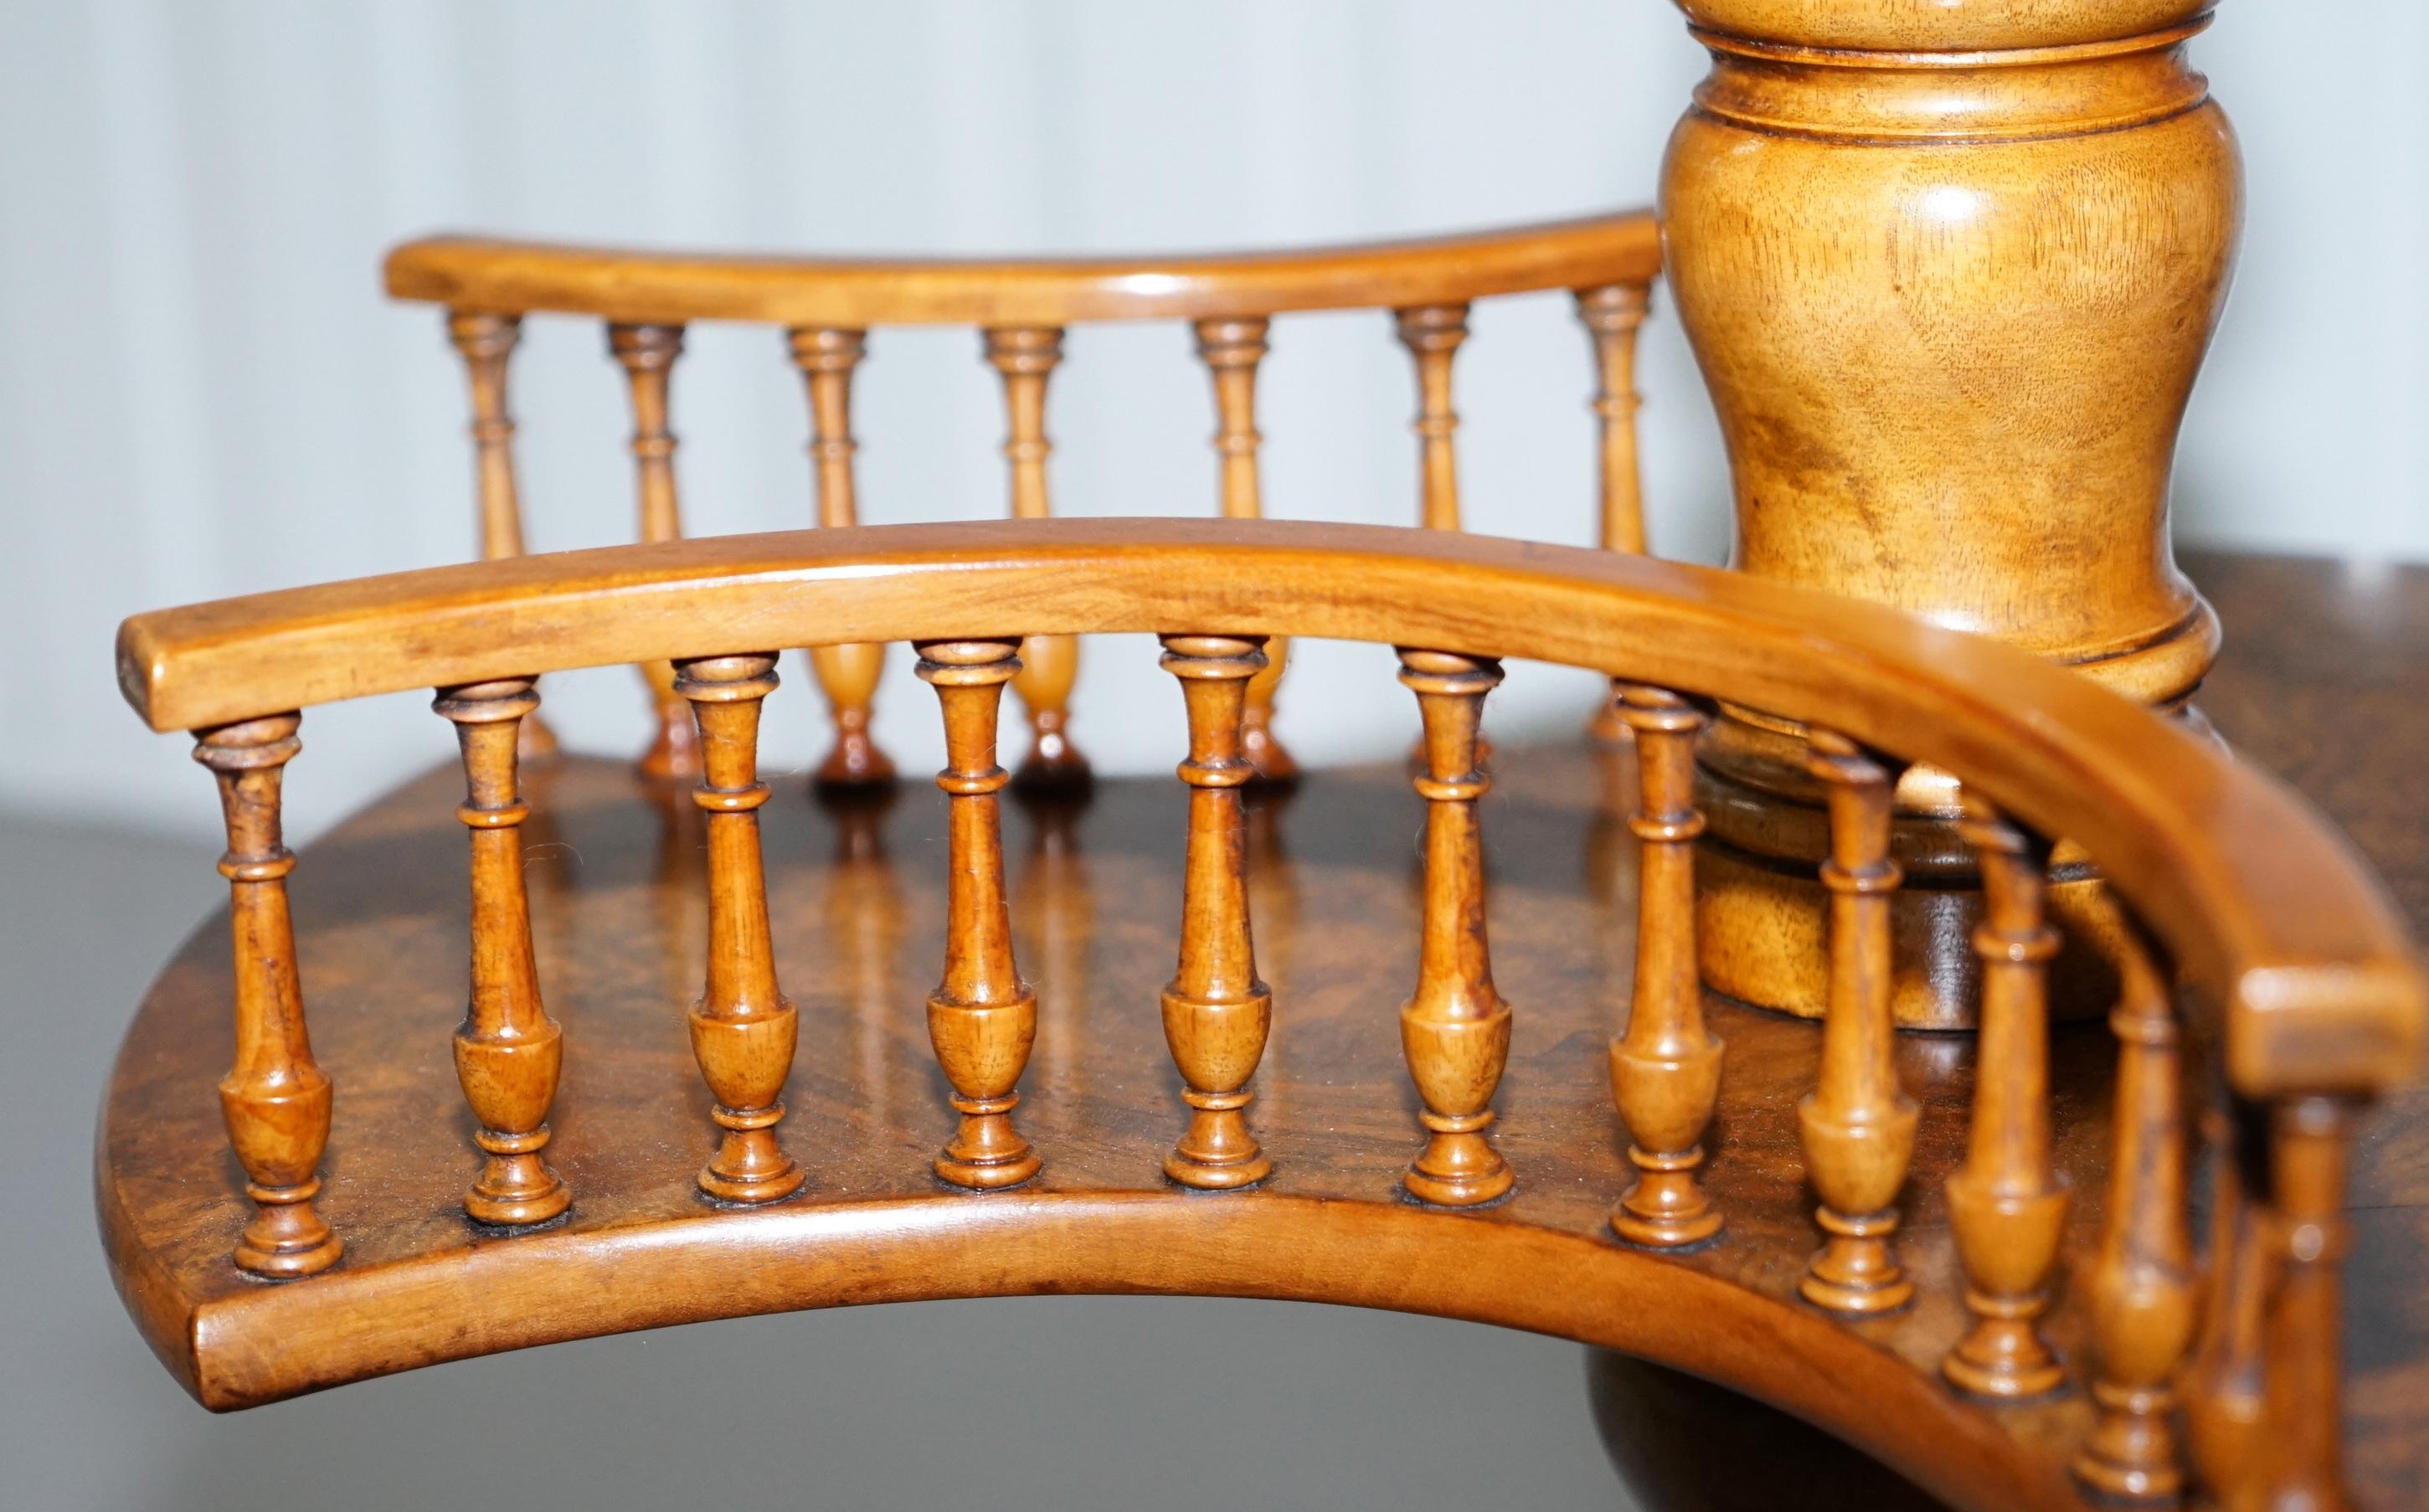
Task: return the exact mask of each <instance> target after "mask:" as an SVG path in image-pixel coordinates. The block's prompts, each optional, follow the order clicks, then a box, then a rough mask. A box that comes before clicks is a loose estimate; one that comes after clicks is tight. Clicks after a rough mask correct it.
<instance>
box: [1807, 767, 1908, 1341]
mask: <svg viewBox="0 0 2429 1512" xmlns="http://www.w3.org/2000/svg"><path fill="white" fill-rule="evenodd" d="M1809 752H1810V765H1811V769H1812V772H1813V775H1814V776H1815V777H1817V778H1819V779H1821V781H1822V782H1823V785H1824V787H1825V789H1826V791H1827V793H1828V796H1829V798H1828V801H1829V808H1830V853H1829V855H1828V856H1827V857H1826V859H1825V860H1824V861H1823V863H1822V882H1823V885H1824V886H1825V887H1826V888H1827V889H1828V890H1829V896H1830V936H1829V938H1830V944H1829V952H1830V961H1829V1003H1828V1008H1827V1010H1826V1013H1825V1015H1824V1019H1823V1028H1822V1081H1821V1086H1820V1087H1819V1088H1818V1089H1817V1090H1816V1091H1815V1092H1813V1093H1811V1094H1810V1095H1809V1096H1807V1097H1806V1098H1805V1100H1804V1101H1803V1102H1801V1103H1799V1104H1798V1105H1797V1109H1796V1112H1797V1123H1798V1126H1799V1129H1800V1131H1801V1133H1802V1135H1803V1138H1804V1145H1805V1164H1806V1168H1807V1170H1808V1171H1809V1174H1810V1175H1811V1177H1812V1181H1813V1188H1814V1191H1815V1192H1818V1193H1819V1194H1820V1196H1821V1198H1822V1205H1821V1207H1820V1208H1819V1209H1817V1211H1816V1212H1815V1215H1814V1216H1815V1221H1816V1222H1817V1223H1818V1224H1821V1227H1822V1230H1823V1232H1824V1233H1825V1234H1826V1235H1827V1236H1828V1238H1827V1239H1826V1241H1825V1242H1824V1244H1823V1246H1822V1248H1821V1250H1820V1251H1818V1252H1817V1253H1816V1254H1815V1255H1814V1257H1813V1259H1812V1262H1811V1263H1810V1264H1809V1266H1808V1267H1807V1270H1806V1274H1805V1277H1804V1279H1803V1280H1802V1281H1801V1282H1799V1283H1798V1286H1797V1290H1799V1291H1800V1292H1802V1293H1803V1295H1804V1297H1805V1299H1806V1300H1807V1301H1809V1302H1810V1303H1812V1304H1814V1305H1815V1306H1816V1307H1827V1308H1829V1309H1831V1310H1832V1311H1834V1312H1846V1313H1857V1314H1864V1313H1878V1312H1888V1311H1891V1310H1892V1309H1893V1308H1897V1307H1904V1306H1906V1305H1907V1303H1908V1302H1909V1301H1910V1300H1912V1298H1913V1296H1914V1283H1913V1282H1912V1281H1911V1280H1909V1278H1908V1276H1907V1274H1906V1272H1905V1270H1904V1269H1903V1268H1901V1267H1900V1266H1899V1264H1898V1258H1897V1252H1896V1250H1895V1249H1894V1248H1893V1247H1892V1242H1891V1236H1892V1234H1893V1233H1894V1232H1895V1231H1896V1229H1897V1222H1898V1211H1897V1208H1896V1206H1895V1204H1896V1202H1897V1196H1898V1189H1899V1188H1901V1187H1903V1186H1904V1185H1905V1184H1906V1170H1907V1162H1908V1161H1909V1159H1911V1158H1912V1156H1913V1154H1914V1124H1915V1106H1914V1103H1913V1102H1912V1101H1911V1100H1910V1099H1909V1097H1908V1096H1907V1094H1906V1090H1905V1089H1904V1088H1903V1087H1901V1086H1899V1085H1898V1079H1897V1067H1896V1063H1895V1060H1894V1059H1893V1048H1894V1041H1895V1038H1896V1027H1895V1025H1894V1023H1893V1021H1892V1018H1891V1013H1890V969H1891V966H1890V898H1891V896H1892V894H1894V893H1895V891H1896V889H1897V885H1898V880H1899V872H1898V867H1897V863H1895V862H1893V861H1892V860H1891V859H1890V794H1891V791H1892V787H1893V786H1894V777H1895V774H1894V773H1893V772H1892V769H1891V768H1890V767H1889V766H1887V765H1885V764H1883V762H1882V761H1881V760H1879V759H1877V758H1875V756H1873V755H1871V754H1869V753H1867V752H1866V751H1865V750H1863V749H1862V748H1860V747H1859V746H1858V745H1856V743H1855V742H1853V741H1851V740H1849V739H1847V738H1846V737H1845V736H1843V735H1839V734H1836V733H1833V732H1831V731H1823V730H1816V731H1811V734H1810V739H1809Z"/></svg>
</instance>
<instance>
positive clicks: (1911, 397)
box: [1661, 0, 2242, 1027]
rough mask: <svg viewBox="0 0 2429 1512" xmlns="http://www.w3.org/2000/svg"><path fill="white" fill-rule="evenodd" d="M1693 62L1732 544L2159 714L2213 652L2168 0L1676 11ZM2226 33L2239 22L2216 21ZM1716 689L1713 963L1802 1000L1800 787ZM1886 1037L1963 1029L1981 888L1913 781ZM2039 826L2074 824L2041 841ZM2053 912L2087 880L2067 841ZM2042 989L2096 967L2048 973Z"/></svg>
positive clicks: (2219, 125) (2205, 260)
mask: <svg viewBox="0 0 2429 1512" xmlns="http://www.w3.org/2000/svg"><path fill="white" fill-rule="evenodd" d="M1681 5H1682V8H1683V9H1684V10H1685V11H1686V13H1687V14H1688V16H1689V18H1690V20H1691V22H1692V23H1693V24H1694V27H1695V28H1696V30H1695V35H1696V38H1697V40H1698V41H1702V42H1703V43H1704V44H1705V46H1706V47H1707V48H1708V49H1709V50H1710V55H1711V69H1710V74H1709V76H1708V77H1707V78H1706V79H1705V80H1704V81H1703V83H1702V85H1701V86H1700V87H1699V88H1698V89H1697V90H1696V91H1695V95H1694V107H1693V108H1691V109H1690V110H1689V111H1688V112H1687V114H1686V115H1685V116H1684V117H1683V118H1682V119H1681V121H1680V122H1679V124H1678V126H1677V130H1676V132H1675V133H1674V134H1673V136H1672V138H1671V140H1670V145H1669V151H1668V154H1667V156H1666V158H1665V160H1664V166H1663V172H1662V182H1661V220H1662V232H1663V238H1664V242H1663V244H1664V247H1665V249H1666V253H1667V255H1668V262H1669V266H1668V270H1667V273H1668V280H1669V284H1670V288H1671V290H1672V293H1673V295H1674V297H1675V300H1676V303H1677V314H1678V318H1679V320H1680V322H1681V323H1682V325H1683V326H1684V328H1685V330H1686V332H1687V335H1688V337H1689V339H1690V340H1691V342H1692V343H1693V344H1694V349H1695V353H1696V356H1697V359H1698V361H1699V363H1700V365H1701V368H1702V370H1703V374H1704V378H1705V381H1706V385H1707V386H1708V387H1709V388H1710V393H1711V396H1712V401H1713V404H1714V407H1715V408H1716V410H1717V411H1718V412H1719V416H1720V420H1721V430H1722V436H1723V439H1724V441H1725V443H1726V444H1727V448H1728V452H1729V460H1730V471H1731V476H1732V480H1733V488H1734V494H1735V510H1734V520H1735V531H1734V538H1733V544H1732V548H1731V551H1730V565H1731V566H1733V567H1737V568H1739V569H1740V570H1743V571H1745V572H1748V573H1752V574H1754V575H1757V576H1760V577H1764V578H1768V579H1773V580H1776V581H1778V582H1782V583H1801V584H1805V585H1808V586H1811V587H1818V588H1825V589H1827V590H1829V591H1831V592H1834V593H1841V594H1845V595H1847V596H1850V597H1853V598H1860V599H1867V600H1873V601H1875V602H1880V603H1889V604H1895V605H1898V606H1899V607H1901V608H1905V609H1909V610H1911V611H1913V612H1915V613H1918V614H1922V615H1925V616H1928V617H1930V618H1932V619H1934V620H1937V621H1938V622H1940V623H1942V624H1945V625H1951V626H1957V627H1959V628H1963V629H1967V630H1972V631H1976V632H1979V633H1986V634H1991V635H1996V636H1998V637H2000V638H2001V639H2004V640H2007V641H2008V642H2010V643H2012V644H2014V645H2017V646H2021V647H2024V648H2026V649H2030V650H2033V651H2035V652H2038V653H2040V654H2041V655H2044V656H2047V657H2049V658H2051V659H2052V660H2055V661H2058V662H2062V663H2065V664H2067V665H2069V666H2074V667H2076V668H2078V669H2079V670H2080V671H2082V672H2083V674H2084V675H2086V676H2088V677H2091V678H2094V679H2097V680H2098V681H2100V682H2105V683H2106V684H2107V685H2108V686H2110V687H2112V688H2115V689H2117V690H2119V691H2121V692H2123V693H2126V694H2128V695H2130V696H2132V697H2135V698H2140V699H2143V700H2145V701H2147V702H2150V703H2154V704H2156V705H2160V706H2163V707H2173V706H2176V705H2178V704H2181V703H2182V702H2183V701H2184V700H2185V699H2186V698H2189V696H2190V695H2191V693H2192V690H2193V689H2194V687H2195V686H2196V685H2197V684H2198V683H2199V682H2201V680H2202V677H2203V674H2204V673H2205V671H2206V669H2207V668H2208V666H2210V663H2211V661H2212V659H2213V658H2214V657H2215V656H2216V654H2217V649H2218V644H2219V625H2218V619H2217V617H2216V616H2214V615H2213V614H2212V613H2211V611H2210V609H2209V607H2208V606H2207V605H2206V604H2205V603H2204V602H2203V601H2202V600H2201V598H2200V596H2199V595H2198V594H2196V593H2195V592H2194V591H2193V589H2192V586H2191V584H2190V583H2188V582H2187V581H2186V579H2185V578H2184V576H2183V574H2182V573H2181V572H2179V571H2178V570H2177V568H2176V566H2175V563H2174V560H2173V556H2172V555H2171V553H2170V550H2169V533H2168V488H2169V479H2170V474H2171V471H2172V469H2173V463H2174V454H2175V442H2176V432H2177V426H2178V422H2179V420H2180V419H2181V418H2182V416H2183V413H2184V408H2185V403H2186V400H2187V397H2188V395H2189V393H2190V391H2191V388H2192V384H2193V380H2194V376H2195V373H2196V372H2197V370H2199V368H2200V365H2201V360H2202V356H2203V353H2204V352H2205V350H2206V347H2207V345H2208V342H2209V337H2210V333H2211V331H2212V329H2213V328H2214V326H2215V325H2216V323H2217V320H2218V317H2219V312H2220V310H2221V308H2222V305H2223V304H2224V301H2225V295H2226V288H2227V283H2228V278H2229V273H2230V271H2231V268H2232V266H2233V262H2234V255H2235V247H2236V241H2237V238H2238V233H2239V226H2240V222H2241V216H2242V188H2241V170H2240V166H2239V156H2238V153H2237V148H2236V143H2235V138H2234V134H2233V132H2232V131H2231V130H2230V128H2229V126H2228V124H2227V122H2226V118H2225V116H2224V115H2223V114H2222V112H2221V110H2220V107H2218V105H2217V104H2216V103H2215V102H2213V101H2211V100H2210V99H2209V97H2208V88H2207V84H2206V80H2205V79H2204V78H2203V76H2202V75H2201V74H2199V73H2197V72H2195V70H2194V69H2193V67H2192V65H2191V62H2190V60H2189V55H2188V48H2187V44H2188V41H2189V39H2190V38H2191V37H2192V36H2193V34H2194V33H2196V32H2198V31H2199V30H2200V29H2201V27H2202V26H2203V25H2206V19H2207V18H2206V11H2207V9H2208V6H2207V4H2206V3H2200V4H2197V3H2191V0H2176V3H2167V0H2130V3H2112V0H2059V3H2051V4H2040V3H2024V0H1946V3H1936V4H1932V5H1927V6H1923V5H1915V4H1912V3H1909V0H1839V3H1834V4H1829V5H1816V4H1801V3H1793V0H1681ZM2226 15H2227V21H2226V24H2227V25H2233V24H2234V22H2233V16H2234V9H2233V8H2228V10H2227V12H2226ZM1770 713H1776V711H1752V710H1732V711H1729V712H1728V714H1727V716H1726V717H1724V719H1723V720H1722V721H1721V723H1720V725H1719V727H1718V728H1717V729H1716V730H1715V731H1714V733H1713V737H1712V739H1711V740H1710V741H1709V742H1707V744H1706V748H1705V753H1704V761H1705V765H1706V769H1707V786H1708V791H1707V793H1706V795H1705V801H1704V806H1705V808H1706V809H1707V811H1708V812H1709V814H1710V818H1711V837H1712V845H1713V847H1714V849H1715V851H1716V857H1715V864H1713V865H1711V866H1709V867H1708V868H1707V871H1706V882H1707V886H1706V888H1705V891H1704V895H1703V899H1702V908H1703V913H1704V918H1703V926H1704V928H1703V934H1702V939H1703V945H1704V948H1705V972H1706V977H1707V979H1708V980H1710V982H1711V984H1712V985H1713V986H1714V987H1715V988H1717V989H1718V990H1720V991H1724V992H1727V993H1729V994H1732V995H1734V996H1737V997H1739V998H1741V999H1743V1000H1745V1001H1749V1002H1757V1003H1761V1004H1764V1005H1766V1006H1771V1007H1777V1008H1785V1009H1789V1010H1791V1011H1798V1012H1806V1013H1818V1012H1819V1011H1821V1005H1822V1003H1823V1000H1824V998H1825V997H1826V992H1827V984H1826V980H1825V978H1823V976H1822V974H1821V973H1820V972H1819V971H1818V970H1816V968H1815V966H1814V962H1813V956H1812V953H1811V952H1810V951H1809V950H1807V949H1805V948H1804V945H1805V942H1806V941H1807V939H1809V937H1810V936H1811V934H1812V933H1813V932H1814V931H1815V930H1816V929H1818V928H1819V919H1820V916H1821V915H1822V914H1823V913H1824V912H1826V909H1827V908H1828V906H1829V905H1828V903H1827V901H1826V897H1825V896H1824V893H1823V890H1821V889H1819V888H1816V887H1814V886H1813V885H1812V884H1811V883H1810V882H1809V881H1803V882H1799V881H1795V880H1791V879H1789V874H1791V873H1797V872H1809V871H1810V869H1811V865H1812V863H1813V861H1814V860H1815V859H1816V858H1817V857H1818V855H1819V854H1820V849H1819V845H1820V842H1819V831H1820V829H1821V828H1822V827H1821V824H1820V822H1819V817H1818V814H1816V813H1815V812H1814V811H1815V810H1816V809H1817V808H1818V799H1817V797H1816V796H1815V795H1813V794H1811V793H1810V792H1809V791H1805V790H1804V789H1803V786H1802V784H1801V781H1799V774H1798V772H1797V770H1796V764H1795V763H1793V761H1786V760H1783V759H1782V758H1781V755H1780V753H1779V751H1778V746H1779V744H1780V742H1781V740H1782V738H1783V737H1784V736H1785V737H1793V731H1786V730H1783V729H1782V728H1781V727H1780V726H1779V725H1777V723H1776V722H1775V721H1771V720H1767V719H1766V718H1764V717H1763V715H1765V714H1770ZM1899 800H1900V807H1901V809H1902V811H1903V812H1904V814H1906V815H1907V817H1906V818H1905V819H1904V820H1902V822H1901V825H1900V830H1901V831H1902V834H1901V837H1900V842H1899V849H1900V852H1901V863H1902V864H1903V865H1905V867H1906V869H1907V872H1908V875H1909V882H1910V883H1911V884H1912V885H1911V886H1910V887H1909V890H1908V891H1907V893H1906V894H1905V895H1904V896H1902V897H1901V899H1900V900H1899V902H1898V903H1897V905H1896V906H1895V909H1894V914H1895V919H1894V926H1893V927H1894V929H1895V932H1896V935H1897V938H1898V942H1899V954H1900V956H1901V957H1902V958H1904V960H1905V961H1908V962H1909V963H1910V964H1909V965H1907V966H1905V967H1904V968H1902V969H1901V971H1900V972H1899V974H1898V978H1897V981H1896V984H1895V988H1896V994H1897V1014H1898V1018H1899V1021H1900V1022H1901V1023H1902V1024H1905V1025H1909V1026H1911V1027H1968V1026H1970V1025H1971V1023H1972V1019H1971V1005H1972V1004H1973V1003H1974V1002H1975V1001H1976V1000H1978V997H1979V992H1978V984H1979V978H1978V974H1977V973H1976V971H1975V961H1974V953H1973V949H1972V935H1973V931H1974V929H1975V926H1976V925H1977V924H1979V923H1980V921H1981V915H1982V907H1981V900H1980V896H1979V893H1978V891H1977V890H1976V888H1975V880H1974V878H1973V876H1972V873H1971V870H1970V863H1969V862H1968V861H1967V859H1966V857H1965V847H1964V846H1963V845H1962V844H1961V842H1960V841H1959V839H1958V836H1956V834H1955V833H1954V829H1955V826H1956V824H1957V823H1958V820H1959V818H1960V815H1961V807H1962V805H1961V802H1960V800H1959V798H1958V793H1957V789H1956V784H1955V783H1954V781H1952V779H1951V778H1950V777H1949V774H1947V773H1946V772H1945V771H1941V770H1936V769H1933V768H1930V767H1927V766H1926V767H1920V768H1917V769H1914V770H1911V771H1909V773H1908V774H1907V775H1906V777H1905V779H1904V780H1903V781H1902V783H1901V786H1900V792H1899ZM2059 838H2060V839H2066V838H2069V837H2065V836H2060V837H2059ZM2061 868H2062V875H2061V877H2060V879H2059V880H2058V884H2057V889H2056V891H2055V893H2054V897H2053V902H2054V905H2055V906H2056V907H2057V909H2058V911H2059V912H2062V913H2068V914H2081V913H2083V912H2085V911H2086V910H2087V909H2088V908H2089V907H2090V902H2089V896H2090V893H2091V892H2092V891H2094V890H2093V889H2090V888H2089V887H2088V886H2086V885H2083V884H2082V882H2081V880H2080V879H2081V878H2082V877H2083V876H2084V870H2083V866H2082V862H2081V858H2080V857H2079V856H2076V855H2073V854H2071V853H2062V855H2061ZM2054 990H2055V992H2056V994H2057V998H2058V1002H2059V1006H2060V1008H2061V1009H2062V1011H2066V1012H2068V1013H2070V1014H2073V1015H2090V1014H2095V1013H2098V1012H2101V1011H2105V1010H2106V1006H2107V1000H2108V998H2109V996H2110V995H2111V994H2112V992H2113V970H2112V971H2107V972H2085V971H2078V970H2076V969H2074V967H2073V966H2072V965H2071V964H2069V963H2064V962H2062V963H2061V964H2060V966H2059V968H2058V969H2057V971H2056V972H2055V973H2054Z"/></svg>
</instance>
